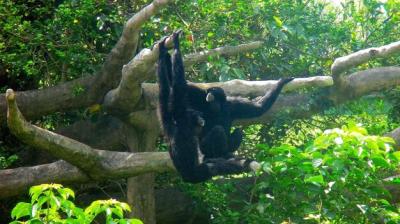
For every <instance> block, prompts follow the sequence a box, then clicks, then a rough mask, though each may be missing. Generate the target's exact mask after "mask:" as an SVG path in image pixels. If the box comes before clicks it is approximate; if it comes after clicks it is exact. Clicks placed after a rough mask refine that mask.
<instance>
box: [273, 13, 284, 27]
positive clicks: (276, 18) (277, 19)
mask: <svg viewBox="0 0 400 224" xmlns="http://www.w3.org/2000/svg"><path fill="white" fill-rule="evenodd" d="M273 19H274V21H275V24H276V26H277V27H279V28H281V27H282V25H283V22H282V20H281V19H280V18H279V17H278V16H273Z"/></svg>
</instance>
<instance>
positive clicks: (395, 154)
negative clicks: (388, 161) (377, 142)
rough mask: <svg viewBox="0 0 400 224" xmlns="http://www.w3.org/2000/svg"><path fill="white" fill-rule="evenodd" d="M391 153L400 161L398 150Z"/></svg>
mask: <svg viewBox="0 0 400 224" xmlns="http://www.w3.org/2000/svg"><path fill="white" fill-rule="evenodd" d="M392 154H393V156H394V157H396V159H397V160H398V161H400V151H396V152H393V153H392Z"/></svg>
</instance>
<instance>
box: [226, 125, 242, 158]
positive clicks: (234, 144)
mask: <svg viewBox="0 0 400 224" xmlns="http://www.w3.org/2000/svg"><path fill="white" fill-rule="evenodd" d="M242 140H243V131H242V129H241V128H236V129H235V130H233V132H232V134H231V135H230V136H229V147H228V150H229V152H230V153H231V154H232V153H233V152H235V151H236V150H237V149H238V148H239V146H240V144H241V143H242Z"/></svg>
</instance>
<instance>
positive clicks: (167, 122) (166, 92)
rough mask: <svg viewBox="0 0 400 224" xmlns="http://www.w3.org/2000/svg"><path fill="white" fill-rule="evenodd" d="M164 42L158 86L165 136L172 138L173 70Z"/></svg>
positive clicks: (158, 71) (161, 45)
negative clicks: (171, 101) (171, 98)
mask: <svg viewBox="0 0 400 224" xmlns="http://www.w3.org/2000/svg"><path fill="white" fill-rule="evenodd" d="M164 41H165V40H163V41H162V42H161V43H160V44H159V47H160V56H159V59H158V68H157V75H158V84H159V88H160V90H159V105H160V106H159V110H160V118H161V122H162V127H163V130H164V134H165V135H166V136H167V137H168V138H172V136H173V135H174V134H173V132H174V126H173V124H174V122H173V119H172V112H171V111H170V108H169V98H170V89H171V81H172V80H171V79H172V70H171V56H170V55H169V53H168V49H167V48H166V47H165V45H164Z"/></svg>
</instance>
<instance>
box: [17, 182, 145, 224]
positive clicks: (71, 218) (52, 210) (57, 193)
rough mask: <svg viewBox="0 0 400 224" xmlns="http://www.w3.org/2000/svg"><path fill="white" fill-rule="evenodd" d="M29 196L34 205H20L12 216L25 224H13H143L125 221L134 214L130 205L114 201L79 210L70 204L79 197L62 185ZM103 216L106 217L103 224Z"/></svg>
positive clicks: (44, 187) (38, 189)
mask: <svg viewBox="0 0 400 224" xmlns="http://www.w3.org/2000/svg"><path fill="white" fill-rule="evenodd" d="M29 194H30V196H31V202H30V203H26V202H19V203H18V204H17V205H16V206H15V208H14V209H13V210H12V213H11V216H12V218H13V219H15V220H24V221H13V222H11V224H18V223H21V224H22V223H27V224H41V223H43V224H56V223H57V224H62V223H68V224H85V223H98V221H100V220H103V221H101V223H106V224H117V223H118V224H142V222H141V221H140V220H138V219H125V218H124V213H125V212H128V211H130V207H129V205H128V204H126V203H123V202H119V201H116V200H114V199H110V200H98V201H94V202H92V204H91V205H90V206H88V207H87V208H86V209H82V208H79V207H77V206H76V205H75V204H74V203H73V202H72V201H71V200H70V199H71V198H72V199H73V198H74V197H75V193H74V192H73V191H72V190H71V189H69V188H65V187H63V186H62V185H60V184H42V185H38V186H33V187H31V188H30V190H29ZM99 215H104V216H105V217H104V218H103V219H100V220H99V219H98V216H99ZM96 217H97V219H96ZM95 219H96V221H95Z"/></svg>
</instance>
